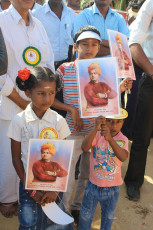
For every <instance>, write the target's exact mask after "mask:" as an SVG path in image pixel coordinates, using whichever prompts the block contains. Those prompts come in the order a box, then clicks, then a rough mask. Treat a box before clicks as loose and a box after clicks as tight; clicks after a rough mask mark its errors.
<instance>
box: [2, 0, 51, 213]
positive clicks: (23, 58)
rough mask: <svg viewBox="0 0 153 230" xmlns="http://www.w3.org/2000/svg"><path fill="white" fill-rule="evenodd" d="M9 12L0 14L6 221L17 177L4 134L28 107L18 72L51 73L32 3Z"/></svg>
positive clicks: (15, 2)
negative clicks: (34, 68)
mask: <svg viewBox="0 0 153 230" xmlns="http://www.w3.org/2000/svg"><path fill="white" fill-rule="evenodd" d="M11 3H12V5H11V6H10V7H9V9H8V10H5V11H3V12H2V13H0V28H1V29H2V33H3V36H4V40H5V44H6V49H7V55H8V70H7V73H6V74H5V75H3V76H0V94H1V95H2V102H1V107H0V133H1V135H0V146H1V148H0V159H1V160H0V211H1V213H2V214H3V215H4V216H5V217H11V216H12V215H14V214H16V209H17V191H18V180H17V174H16V172H15V169H14V167H13V164H12V157H11V146H10V139H9V138H7V130H8V127H9V124H10V121H11V120H12V118H13V117H14V115H16V114H17V113H19V112H20V111H21V110H23V109H25V108H26V106H27V105H28V104H29V101H28V98H27V97H26V96H25V94H24V92H22V91H20V90H19V89H18V88H17V86H16V83H15V80H16V76H17V74H18V71H19V70H20V69H23V68H25V67H26V68H28V69H30V68H32V66H34V65H40V66H47V67H48V68H50V69H52V71H54V59H53V52H52V48H51V45H50V42H49V40H48V37H47V34H46V31H45V29H44V27H43V26H42V24H41V22H40V21H39V20H37V19H36V18H34V17H32V16H31V14H30V12H29V9H31V8H32V6H33V4H34V0H29V1H24V0H11Z"/></svg>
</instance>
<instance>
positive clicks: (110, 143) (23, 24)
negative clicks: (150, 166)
mask: <svg viewBox="0 0 153 230" xmlns="http://www.w3.org/2000/svg"><path fill="white" fill-rule="evenodd" d="M114 8H115V1H112V0H94V1H90V2H89V4H88V5H86V6H85V7H84V9H83V10H82V11H80V1H78V0H66V1H63V0H49V1H48V2H46V3H45V4H43V2H41V1H38V2H37V1H34V0H29V1H24V0H11V2H10V1H9V0H1V2H0V11H1V13H0V133H1V135H0V146H1V148H0V157H1V160H0V212H1V214H2V215H3V216H5V217H7V218H8V217H12V216H14V215H18V219H19V225H20V227H19V229H20V230H22V229H31V230H34V229H38V230H41V229H42V230H45V229H46V230H47V229H59V230H61V229H70V230H71V229H73V225H71V224H69V225H63V226H61V225H58V224H54V223H53V222H51V221H50V220H49V219H48V218H47V216H46V215H45V214H44V212H43V210H42V207H41V206H42V205H45V204H48V203H50V202H54V201H55V202H56V203H57V204H58V205H59V206H60V207H62V209H63V210H65V211H66V212H68V213H70V212H71V215H72V216H73V217H74V222H75V224H76V225H77V226H78V228H79V229H80V230H85V229H86V230H90V229H91V223H92V220H93V216H94V213H95V210H96V206H97V204H98V202H99V203H100V205H101V209H102V215H101V227H100V229H101V230H110V229H111V226H112V223H113V220H114V212H115V209H116V205H117V201H118V198H119V186H120V185H121V184H122V183H123V180H122V177H121V165H122V162H123V161H125V160H126V159H127V158H128V157H129V165H128V169H127V172H126V176H125V178H124V181H125V184H126V186H127V194H128V198H129V199H130V200H133V201H138V200H139V199H140V188H141V186H142V185H143V182H144V174H145V167H146V158H147V150H148V146H149V144H150V138H151V136H152V131H153V107H152V106H151V104H150V101H151V99H152V97H153V89H152V88H153V56H152V52H151V47H152V46H153V45H152V41H153V20H152V18H153V2H152V0H146V1H145V0H131V1H130V3H129V5H128V8H127V10H128V11H129V19H128V21H127V22H126V21H125V19H124V18H123V16H122V15H121V14H119V13H117V11H116V10H114ZM78 11H79V12H78ZM108 29H110V30H114V31H117V32H120V33H122V34H124V35H126V36H127V38H128V40H129V47H130V51H131V55H132V58H133V60H134V68H135V74H136V80H135V81H132V80H131V79H130V78H126V79H123V80H122V81H120V82H119V87H120V93H121V98H122V99H123V96H122V95H123V94H124V93H125V92H127V91H128V90H131V93H130V94H128V95H127V99H128V100H127V103H126V104H124V101H123V100H122V102H121V104H120V107H122V108H120V115H116V116H115V115H113V116H108V117H104V116H99V117H97V118H81V115H80V106H79V87H78V75H77V64H76V63H77V60H83V59H93V58H96V57H106V58H107V57H110V56H111V52H110V46H109V41H108V34H107V30H108ZM116 42H117V45H118V50H119V51H118V53H117V56H119V58H118V60H119V66H120V68H121V67H122V66H121V64H123V62H122V59H123V54H122V53H123V52H124V51H122V41H121V39H120V37H119V35H117V37H116ZM121 51H122V52H121ZM124 53H125V52H124ZM124 58H125V59H126V65H125V64H124V65H125V66H126V68H128V66H129V65H130V66H131V65H132V63H131V61H130V60H129V58H128V57H127V56H126V53H125V54H124ZM124 68H125V67H124ZM126 68H125V69H126ZM88 74H89V83H88V84H87V85H86V87H85V92H84V96H85V98H86V100H87V104H88V107H92V106H93V105H95V103H98V106H102V107H103V106H107V104H108V101H109V100H111V99H113V98H114V97H116V95H117V94H116V92H115V91H113V89H111V87H110V86H109V85H107V84H106V83H103V82H99V80H98V79H99V76H100V75H101V68H100V66H99V65H98V63H97V62H93V63H91V64H90V65H89V67H88ZM99 87H100V91H97V89H98V90H99ZM44 128H45V129H46V128H52V129H53V130H54V133H56V136H57V137H58V139H60V140H65V139H67V140H74V149H73V154H72V160H71V166H70V172H69V178H68V185H67V191H66V192H64V193H58V192H53V191H39V190H37V191H35V190H26V189H25V178H26V166H27V154H28V145H29V139H31V138H35V139H36V138H40V133H41V132H42V130H43V129H44ZM51 138H52V139H53V138H55V136H54V137H51ZM128 139H130V140H132V141H133V143H132V147H131V151H130V153H129V150H128ZM50 144H51V145H52V143H50ZM53 150H54V148H52V150H51V147H50V146H48V145H45V146H44V148H43V150H41V160H39V161H38V162H36V163H35V164H34V166H33V170H34V177H35V179H36V178H37V179H38V178H40V177H41V178H42V177H43V178H47V180H49V178H51V179H50V180H51V181H56V177H58V176H66V175H67V172H66V171H64V169H63V168H62V167H61V166H60V165H59V164H58V163H54V165H53V163H52V162H51V160H50V159H51V157H52V156H53V155H54V154H55V152H54V151H53ZM47 155H48V156H47ZM80 156H81V158H80ZM79 158H80V159H81V160H80V165H79V176H78V181H77V186H76V190H75V191H73V190H74V184H75V168H76V164H77V162H78V160H79ZM43 164H45V165H48V168H49V169H48V171H49V173H47V174H46V172H43V166H42V165H43ZM55 167H56V168H58V169H57V170H59V171H61V172H60V173H59V172H58V173H57V172H55V170H54V171H53V172H52V168H55ZM40 171H41V172H40ZM72 192H75V196H74V198H73V200H72V202H71V204H70V199H71V196H72ZM59 197H60V198H59Z"/></svg>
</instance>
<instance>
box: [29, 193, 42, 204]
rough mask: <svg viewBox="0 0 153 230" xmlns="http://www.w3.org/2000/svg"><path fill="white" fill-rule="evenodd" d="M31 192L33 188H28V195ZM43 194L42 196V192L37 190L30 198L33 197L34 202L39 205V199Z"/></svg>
mask: <svg viewBox="0 0 153 230" xmlns="http://www.w3.org/2000/svg"><path fill="white" fill-rule="evenodd" d="M32 192H33V190H28V193H29V196H30V195H31V193H32ZM43 196H44V192H43V191H39V190H37V191H36V193H35V194H34V196H32V199H34V200H35V201H36V203H38V204H40V205H41V199H42V197H43Z"/></svg>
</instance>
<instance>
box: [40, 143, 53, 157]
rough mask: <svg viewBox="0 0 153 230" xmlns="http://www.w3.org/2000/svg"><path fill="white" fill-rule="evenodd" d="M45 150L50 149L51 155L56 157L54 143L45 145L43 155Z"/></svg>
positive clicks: (42, 147)
mask: <svg viewBox="0 0 153 230" xmlns="http://www.w3.org/2000/svg"><path fill="white" fill-rule="evenodd" d="M44 149H48V150H49V152H50V154H52V155H54V154H55V151H53V150H55V147H54V143H45V144H43V145H42V146H41V153H42V152H43V150H44Z"/></svg>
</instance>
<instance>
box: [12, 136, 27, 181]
mask: <svg viewBox="0 0 153 230" xmlns="http://www.w3.org/2000/svg"><path fill="white" fill-rule="evenodd" d="M11 150H12V161H13V165H14V168H15V170H16V172H17V174H18V176H19V178H20V180H21V181H22V183H23V184H25V171H24V167H23V163H22V160H21V142H18V141H15V140H13V139H11Z"/></svg>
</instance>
